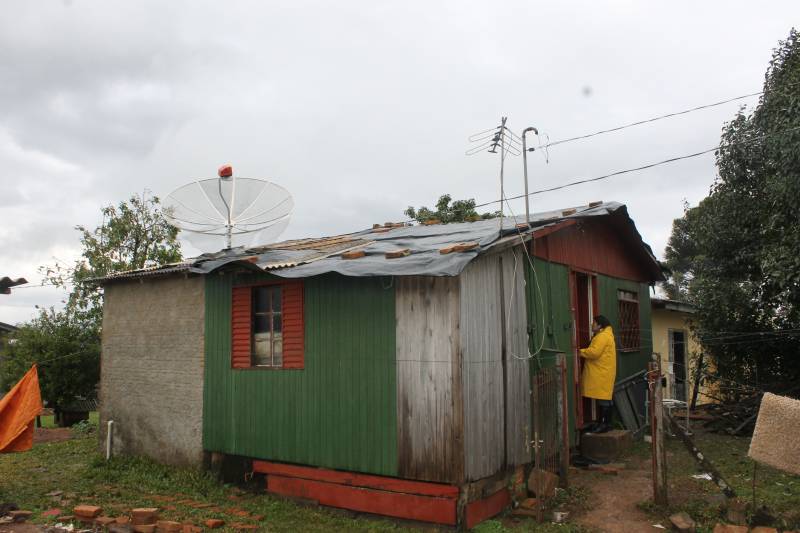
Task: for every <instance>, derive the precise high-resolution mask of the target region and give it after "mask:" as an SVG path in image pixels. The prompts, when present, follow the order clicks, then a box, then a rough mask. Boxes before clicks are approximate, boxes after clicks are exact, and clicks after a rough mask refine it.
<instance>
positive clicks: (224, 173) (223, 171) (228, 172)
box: [218, 165, 233, 178]
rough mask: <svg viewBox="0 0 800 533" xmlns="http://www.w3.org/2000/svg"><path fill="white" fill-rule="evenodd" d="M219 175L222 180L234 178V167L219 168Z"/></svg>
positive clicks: (224, 166) (223, 166)
mask: <svg viewBox="0 0 800 533" xmlns="http://www.w3.org/2000/svg"><path fill="white" fill-rule="evenodd" d="M218 173H219V177H220V178H230V177H231V176H233V167H232V166H230V165H222V166H221V167H219V171H218Z"/></svg>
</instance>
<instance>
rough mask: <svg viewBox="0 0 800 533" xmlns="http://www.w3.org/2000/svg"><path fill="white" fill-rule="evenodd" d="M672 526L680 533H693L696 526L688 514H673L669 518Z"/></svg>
mask: <svg viewBox="0 0 800 533" xmlns="http://www.w3.org/2000/svg"><path fill="white" fill-rule="evenodd" d="M669 521H670V522H671V523H672V526H673V527H674V528H675V529H676V530H678V531H680V532H682V533H694V531H695V528H696V527H697V524H696V523H695V521H694V520H692V517H691V516H689V514H688V513H685V512H681V513H675V514H674V515H672V516H670V517H669Z"/></svg>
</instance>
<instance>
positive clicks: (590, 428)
mask: <svg viewBox="0 0 800 533" xmlns="http://www.w3.org/2000/svg"><path fill="white" fill-rule="evenodd" d="M600 425H601V424H600V423H599V422H592V423H591V424H589V425H588V426H586V427H584V428H583V430H582V431H583V433H597V428H598V427H600Z"/></svg>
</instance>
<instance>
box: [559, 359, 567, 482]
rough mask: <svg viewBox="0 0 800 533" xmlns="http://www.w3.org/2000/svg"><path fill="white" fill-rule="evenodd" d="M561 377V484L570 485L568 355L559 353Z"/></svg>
mask: <svg viewBox="0 0 800 533" xmlns="http://www.w3.org/2000/svg"><path fill="white" fill-rule="evenodd" d="M558 368H559V371H558V373H559V377H560V378H561V383H560V385H561V387H560V392H561V394H560V395H559V396H560V397H559V406H558V407H559V412H560V414H561V454H560V455H561V486H562V487H563V488H567V487H569V396H568V395H567V356H566V354H563V353H560V354H558Z"/></svg>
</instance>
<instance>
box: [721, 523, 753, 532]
mask: <svg viewBox="0 0 800 533" xmlns="http://www.w3.org/2000/svg"><path fill="white" fill-rule="evenodd" d="M713 533H747V526H735V525H732V524H717V525H716V526H714V532H713Z"/></svg>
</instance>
